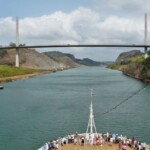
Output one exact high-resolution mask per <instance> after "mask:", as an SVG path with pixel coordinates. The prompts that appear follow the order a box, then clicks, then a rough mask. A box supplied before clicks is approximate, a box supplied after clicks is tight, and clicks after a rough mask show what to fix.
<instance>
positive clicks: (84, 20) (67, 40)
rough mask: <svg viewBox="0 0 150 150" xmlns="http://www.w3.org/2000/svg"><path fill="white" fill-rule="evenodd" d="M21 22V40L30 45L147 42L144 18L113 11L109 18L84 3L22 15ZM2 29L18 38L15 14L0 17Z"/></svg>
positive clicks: (3, 31) (11, 36)
mask: <svg viewBox="0 0 150 150" xmlns="http://www.w3.org/2000/svg"><path fill="white" fill-rule="evenodd" d="M110 1H111V0H109V1H108V2H107V4H109V2H110ZM134 1H135V0H134ZM115 2H116V3H117V4H118V5H119V7H121V8H123V7H124V6H128V5H129V4H131V2H129V1H126V2H123V3H122V2H120V1H119V0H115ZM110 4H111V5H110V6H109V7H112V8H113V9H117V8H115V7H116V6H115V4H112V3H110ZM19 24H20V42H21V43H26V44H27V45H28V44H29V45H31V44H32V45H35V44H143V38H144V22H143V20H142V19H140V18H139V19H138V18H135V20H134V19H131V18H126V17H123V16H122V17H121V16H117V15H112V14H110V15H109V16H107V17H106V18H105V17H104V16H103V14H101V13H99V12H97V11H94V10H93V9H90V8H84V7H80V8H78V9H76V10H73V11H72V12H70V13H65V12H62V11H56V12H54V13H52V14H49V15H43V16H40V17H26V18H22V19H20V22H19ZM0 29H1V30H0V37H1V39H2V37H5V38H6V39H10V38H14V39H15V20H13V19H12V18H11V17H8V18H0ZM14 41H15V40H14ZM9 42H11V41H8V43H9ZM72 51H73V53H77V52H78V54H80V52H79V51H76V49H72ZM81 51H82V55H84V53H86V52H87V51H84V52H83V49H82V50H81ZM88 52H89V51H88ZM88 54H90V52H89V53H88ZM86 55H87V54H86ZM95 56H96V54H95ZM93 57H94V54H93ZM96 57H97V56H96ZM112 59H114V57H113V58H112Z"/></svg>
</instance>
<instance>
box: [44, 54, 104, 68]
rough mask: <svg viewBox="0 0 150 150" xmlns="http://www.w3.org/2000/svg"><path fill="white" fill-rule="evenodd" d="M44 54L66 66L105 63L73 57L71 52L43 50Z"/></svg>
mask: <svg viewBox="0 0 150 150" xmlns="http://www.w3.org/2000/svg"><path fill="white" fill-rule="evenodd" d="M44 54H45V55H47V56H48V57H49V58H51V59H53V60H55V61H56V62H58V63H59V62H61V63H64V65H67V66H68V67H69V66H70V67H76V66H79V65H85V66H100V65H105V64H106V63H105V62H97V61H94V60H91V59H89V58H83V59H78V58H75V57H74V55H72V54H68V53H62V52H58V51H50V52H44Z"/></svg>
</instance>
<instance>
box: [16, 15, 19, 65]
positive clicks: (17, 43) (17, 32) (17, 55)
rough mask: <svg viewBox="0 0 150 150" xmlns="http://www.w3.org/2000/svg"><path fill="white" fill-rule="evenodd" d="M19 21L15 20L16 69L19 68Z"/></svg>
mask: <svg viewBox="0 0 150 150" xmlns="http://www.w3.org/2000/svg"><path fill="white" fill-rule="evenodd" d="M18 46H19V19H18V17H17V18H16V67H19V47H18Z"/></svg>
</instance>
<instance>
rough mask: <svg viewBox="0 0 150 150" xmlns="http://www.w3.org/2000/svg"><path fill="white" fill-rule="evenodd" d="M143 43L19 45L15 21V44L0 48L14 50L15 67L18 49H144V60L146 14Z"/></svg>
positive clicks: (146, 47) (0, 48) (17, 25)
mask: <svg viewBox="0 0 150 150" xmlns="http://www.w3.org/2000/svg"><path fill="white" fill-rule="evenodd" d="M144 40H145V42H144V44H64V45H61V44H59V45H19V20H18V18H17V19H16V44H15V45H14V46H4V47H0V50H2V49H16V67H19V49H21V48H63V47H64V48H67V47H68V48H69V47H95V48H96V47H104V48H109V47H111V48H114V47H116V48H144V52H145V58H147V57H148V55H147V51H148V48H149V47H150V45H148V44H147V14H145V39H144Z"/></svg>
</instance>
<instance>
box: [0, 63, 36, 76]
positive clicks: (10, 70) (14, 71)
mask: <svg viewBox="0 0 150 150" xmlns="http://www.w3.org/2000/svg"><path fill="white" fill-rule="evenodd" d="M36 72H39V71H37V70H32V69H24V68H17V67H12V66H6V65H0V78H2V77H11V76H17V75H24V74H32V73H36Z"/></svg>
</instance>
